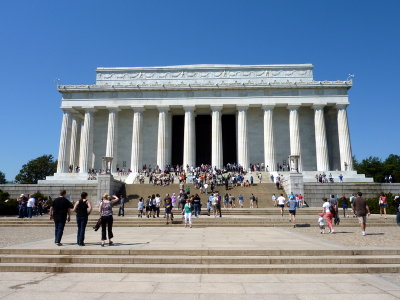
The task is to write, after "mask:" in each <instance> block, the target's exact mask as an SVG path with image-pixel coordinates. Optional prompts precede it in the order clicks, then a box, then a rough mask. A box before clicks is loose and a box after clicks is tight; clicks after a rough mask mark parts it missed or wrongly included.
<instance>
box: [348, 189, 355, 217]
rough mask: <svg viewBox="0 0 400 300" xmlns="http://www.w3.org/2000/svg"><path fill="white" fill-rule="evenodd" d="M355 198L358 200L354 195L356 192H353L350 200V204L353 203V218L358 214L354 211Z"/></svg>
mask: <svg viewBox="0 0 400 300" xmlns="http://www.w3.org/2000/svg"><path fill="white" fill-rule="evenodd" d="M355 200H356V197H355V196H354V194H351V196H350V200H349V201H350V205H351V212H352V213H353V218H355V217H356V214H355V212H354V206H353V204H354V201H355Z"/></svg>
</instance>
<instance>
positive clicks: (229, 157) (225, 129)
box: [221, 115, 237, 166]
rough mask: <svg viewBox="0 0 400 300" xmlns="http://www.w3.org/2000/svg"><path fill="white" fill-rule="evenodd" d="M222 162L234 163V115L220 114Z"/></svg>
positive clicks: (235, 160)
mask: <svg viewBox="0 0 400 300" xmlns="http://www.w3.org/2000/svg"><path fill="white" fill-rule="evenodd" d="M221 121H222V145H223V147H222V153H223V157H224V158H223V164H224V166H225V165H226V164H227V163H235V162H237V159H236V116H235V115H222V118H221Z"/></svg>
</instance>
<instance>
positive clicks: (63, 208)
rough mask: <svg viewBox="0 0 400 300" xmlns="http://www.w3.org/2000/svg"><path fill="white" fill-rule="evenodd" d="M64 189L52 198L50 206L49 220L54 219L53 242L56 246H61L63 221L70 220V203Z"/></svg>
mask: <svg viewBox="0 0 400 300" xmlns="http://www.w3.org/2000/svg"><path fill="white" fill-rule="evenodd" d="M66 194H67V191H66V190H61V191H60V196H59V197H57V198H56V199H54V201H53V204H52V206H51V207H50V220H54V227H55V237H54V243H55V244H56V245H57V246H62V244H61V239H62V236H63V233H64V227H65V222H69V221H70V220H71V208H72V203H71V202H70V201H69V200H68V199H67V198H65V195H66Z"/></svg>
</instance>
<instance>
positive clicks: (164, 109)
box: [157, 105, 169, 112]
mask: <svg viewBox="0 0 400 300" xmlns="http://www.w3.org/2000/svg"><path fill="white" fill-rule="evenodd" d="M157 108H158V111H159V112H167V111H169V105H166V106H158V107H157Z"/></svg>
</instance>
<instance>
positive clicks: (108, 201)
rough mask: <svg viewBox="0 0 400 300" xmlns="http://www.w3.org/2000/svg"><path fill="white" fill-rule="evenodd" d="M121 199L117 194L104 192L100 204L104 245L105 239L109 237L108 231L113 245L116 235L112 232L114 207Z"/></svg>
mask: <svg viewBox="0 0 400 300" xmlns="http://www.w3.org/2000/svg"><path fill="white" fill-rule="evenodd" d="M118 201H119V198H118V197H117V196H115V195H113V196H112V197H111V196H109V195H108V194H104V195H103V198H102V199H101V202H100V205H99V213H100V217H101V246H102V247H104V244H105V241H106V239H107V232H106V230H107V231H108V245H110V246H112V245H113V244H114V243H113V242H112V240H111V239H112V238H113V237H114V235H113V232H112V226H113V212H112V207H113V205H114V204H115V203H117V202H118Z"/></svg>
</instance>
